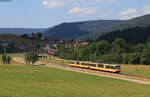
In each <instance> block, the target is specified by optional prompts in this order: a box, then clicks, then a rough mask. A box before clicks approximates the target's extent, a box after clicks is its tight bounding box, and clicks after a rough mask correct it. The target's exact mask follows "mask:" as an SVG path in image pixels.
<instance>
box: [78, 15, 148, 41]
mask: <svg viewBox="0 0 150 97" xmlns="http://www.w3.org/2000/svg"><path fill="white" fill-rule="evenodd" d="M148 26H150V14H148V15H144V16H140V17H136V18H133V19H130V20H125V21H122V22H121V23H118V24H114V25H112V26H110V27H107V28H105V29H102V30H99V31H97V32H94V33H92V34H88V35H85V36H81V37H79V39H81V40H94V41H95V40H97V39H100V37H101V35H103V34H106V33H111V32H113V31H118V30H120V31H121V30H125V29H130V28H136V27H148ZM135 34H136V33H135Z"/></svg>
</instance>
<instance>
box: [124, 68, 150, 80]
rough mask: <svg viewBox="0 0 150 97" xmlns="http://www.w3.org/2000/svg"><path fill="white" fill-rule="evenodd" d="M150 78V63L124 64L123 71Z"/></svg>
mask: <svg viewBox="0 0 150 97" xmlns="http://www.w3.org/2000/svg"><path fill="white" fill-rule="evenodd" d="M121 73H125V74H132V75H137V76H143V77H148V78H150V65H149V66H146V65H122V72H121Z"/></svg>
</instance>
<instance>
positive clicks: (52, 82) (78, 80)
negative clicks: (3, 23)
mask: <svg viewBox="0 0 150 97" xmlns="http://www.w3.org/2000/svg"><path fill="white" fill-rule="evenodd" d="M0 97H150V85H142V84H136V83H131V82H128V81H122V80H117V79H110V78H104V77H99V76H93V75H87V74H82V73H76V72H70V71H65V70H59V69H54V68H46V67H33V66H0Z"/></svg>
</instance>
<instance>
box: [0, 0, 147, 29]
mask: <svg viewBox="0 0 150 97" xmlns="http://www.w3.org/2000/svg"><path fill="white" fill-rule="evenodd" d="M2 1H3V2H2ZM4 1H7V2H4ZM146 14H150V0H0V28H2V27H5V28H6V27H7V28H48V27H52V26H54V25H58V24H60V23H64V22H78V21H87V20H100V19H105V20H106V19H109V20H110V19H121V20H126V19H131V18H134V17H138V16H142V15H146Z"/></svg>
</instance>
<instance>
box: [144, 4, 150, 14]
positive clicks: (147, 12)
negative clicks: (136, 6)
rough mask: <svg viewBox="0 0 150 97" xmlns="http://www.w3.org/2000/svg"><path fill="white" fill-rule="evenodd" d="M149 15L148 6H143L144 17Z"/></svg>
mask: <svg viewBox="0 0 150 97" xmlns="http://www.w3.org/2000/svg"><path fill="white" fill-rule="evenodd" d="M145 14H150V6H144V15H145Z"/></svg>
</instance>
